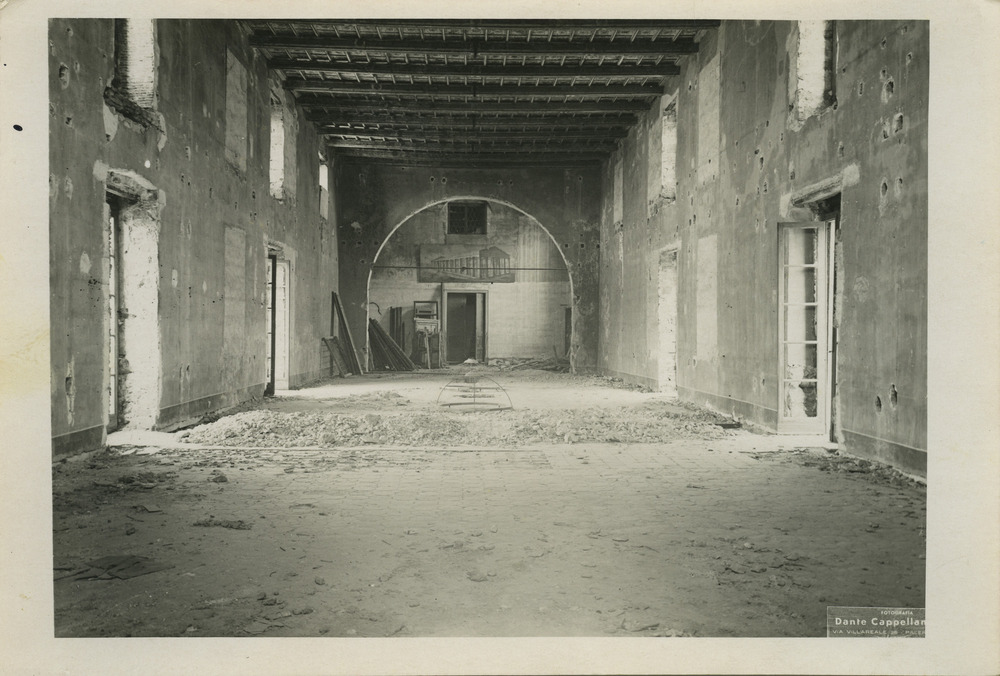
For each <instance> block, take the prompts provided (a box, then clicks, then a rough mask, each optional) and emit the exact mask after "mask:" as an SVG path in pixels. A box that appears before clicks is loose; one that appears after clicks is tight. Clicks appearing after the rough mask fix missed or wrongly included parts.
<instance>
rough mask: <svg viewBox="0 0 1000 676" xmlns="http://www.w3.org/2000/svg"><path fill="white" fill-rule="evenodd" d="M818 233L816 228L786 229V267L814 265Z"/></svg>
mask: <svg viewBox="0 0 1000 676" xmlns="http://www.w3.org/2000/svg"><path fill="white" fill-rule="evenodd" d="M818 237H819V231H818V230H817V229H816V228H787V229H786V230H785V241H786V242H787V250H786V252H785V264H786V265H814V264H815V263H816V245H817V239H818Z"/></svg>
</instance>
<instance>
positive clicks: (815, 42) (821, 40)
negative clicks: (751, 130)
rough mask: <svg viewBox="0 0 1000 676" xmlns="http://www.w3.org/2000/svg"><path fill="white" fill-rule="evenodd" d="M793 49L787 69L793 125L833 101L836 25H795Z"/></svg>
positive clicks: (801, 121)
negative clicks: (792, 59)
mask: <svg viewBox="0 0 1000 676" xmlns="http://www.w3.org/2000/svg"><path fill="white" fill-rule="evenodd" d="M796 28H797V31H798V41H797V47H796V51H795V55H794V57H795V58H794V61H793V62H792V66H791V67H790V68H789V69H788V76H789V82H788V93H789V97H790V98H791V101H790V103H791V105H792V113H793V122H794V123H797V124H801V123H804V122H805V120H806V119H807V118H809V117H811V116H812V115H817V114H819V113H821V112H822V111H823V110H825V109H826V108H827V107H829V106H831V105H833V102H834V100H835V96H836V91H835V80H834V71H835V69H836V58H837V45H836V41H837V40H836V38H837V32H836V22H834V21H799V22H797V25H796Z"/></svg>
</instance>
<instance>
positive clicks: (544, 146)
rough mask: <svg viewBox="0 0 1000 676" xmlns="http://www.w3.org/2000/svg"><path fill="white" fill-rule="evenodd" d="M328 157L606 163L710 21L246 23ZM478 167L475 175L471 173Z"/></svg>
mask: <svg viewBox="0 0 1000 676" xmlns="http://www.w3.org/2000/svg"><path fill="white" fill-rule="evenodd" d="M243 23H244V25H245V27H246V28H247V29H248V30H249V31H250V44H251V45H252V46H253V47H255V48H256V49H257V50H258V51H259V52H260V53H261V55H262V56H263V57H264V58H265V59H266V61H267V64H268V67H269V68H270V69H272V70H273V71H275V72H277V74H278V76H279V77H280V78H281V80H282V82H283V84H284V86H285V88H286V89H287V90H288V91H289V92H291V94H292V96H294V98H295V100H296V103H297V105H298V106H299V107H301V108H302V109H303V110H304V111H305V113H306V118H307V119H308V120H309V121H311V122H312V123H313V124H315V125H316V128H317V130H318V131H319V133H320V134H321V135H323V136H324V139H325V141H324V142H325V143H327V144H328V145H329V147H330V148H331V149H333V151H334V156H335V157H343V158H352V159H356V160H358V161H385V162H408V163H419V164H428V163H437V164H440V165H442V166H443V165H444V164H445V163H457V164H459V165H462V166H524V165H526V164H531V163H536V164H537V163H546V164H551V163H560V162H562V163H572V164H580V163H594V162H601V161H603V160H604V159H605V158H606V157H607V155H608V153H609V152H610V151H612V150H613V149H614V148H615V147H616V144H617V143H618V142H619V140H620V139H621V138H622V137H624V136H626V135H627V133H628V130H629V128H630V127H631V126H633V125H634V124H636V122H637V121H638V119H639V116H640V115H642V114H644V113H645V112H647V111H649V110H650V109H651V107H652V106H653V104H654V102H655V101H656V99H657V97H659V96H661V95H663V94H664V93H665V92H666V91H667V90H668V89H669V90H672V89H673V87H675V86H676V85H675V84H673V83H672V81H671V78H673V77H674V76H676V75H677V74H678V73H680V72H681V65H682V63H683V61H684V60H685V59H686V58H688V57H689V56H690V55H691V54H695V53H697V51H698V44H699V41H700V40H701V38H702V36H703V35H704V32H705V31H710V30H713V29H715V28H716V27H717V26H718V25H719V22H718V21H709V20H605V19H595V20H582V19H570V20H551V21H550V20H539V19H530V20H518V19H514V20H511V19H503V20H479V19H459V20H451V19H335V20H320V21H314V20H286V19H281V20H247V21H245V22H243ZM477 163H479V164H477Z"/></svg>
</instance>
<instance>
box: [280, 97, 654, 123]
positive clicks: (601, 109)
mask: <svg viewBox="0 0 1000 676" xmlns="http://www.w3.org/2000/svg"><path fill="white" fill-rule="evenodd" d="M298 104H299V105H300V106H302V108H304V109H305V110H306V111H307V113H308V112H309V111H314V112H318V113H320V115H323V116H324V117H330V116H333V115H337V114H339V113H342V112H347V111H351V112H359V113H364V112H368V113H386V112H390V111H395V112H401V113H422V112H426V113H441V114H474V113H513V114H522V115H537V114H545V113H615V112H644V111H647V110H649V107H650V104H649V103H647V102H643V101H568V102H560V101H521V102H510V103H496V102H489V103H485V102H475V103H446V102H438V101H365V102H358V103H354V102H350V101H345V100H343V99H320V100H317V99H307V98H305V97H303V98H300V99H299V101H298ZM320 111H321V112H320ZM310 119H313V118H310ZM313 121H317V120H313Z"/></svg>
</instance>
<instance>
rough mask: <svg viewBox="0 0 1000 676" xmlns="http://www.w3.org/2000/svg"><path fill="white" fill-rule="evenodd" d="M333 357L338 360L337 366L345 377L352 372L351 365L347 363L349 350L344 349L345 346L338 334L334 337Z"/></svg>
mask: <svg viewBox="0 0 1000 676" xmlns="http://www.w3.org/2000/svg"><path fill="white" fill-rule="evenodd" d="M333 346H334V348H335V349H334V352H333V358H334V360H335V361H336V362H337V368H338V369H339V370H340V374H341V375H342V376H344V377H345V378H346V377H347V376H349V375H353V374H352V373H351V367H350V366H348V365H347V351H346V350H344V346H343V345H342V344H341V342H340V338H338V337H337V336H334V337H333Z"/></svg>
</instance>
